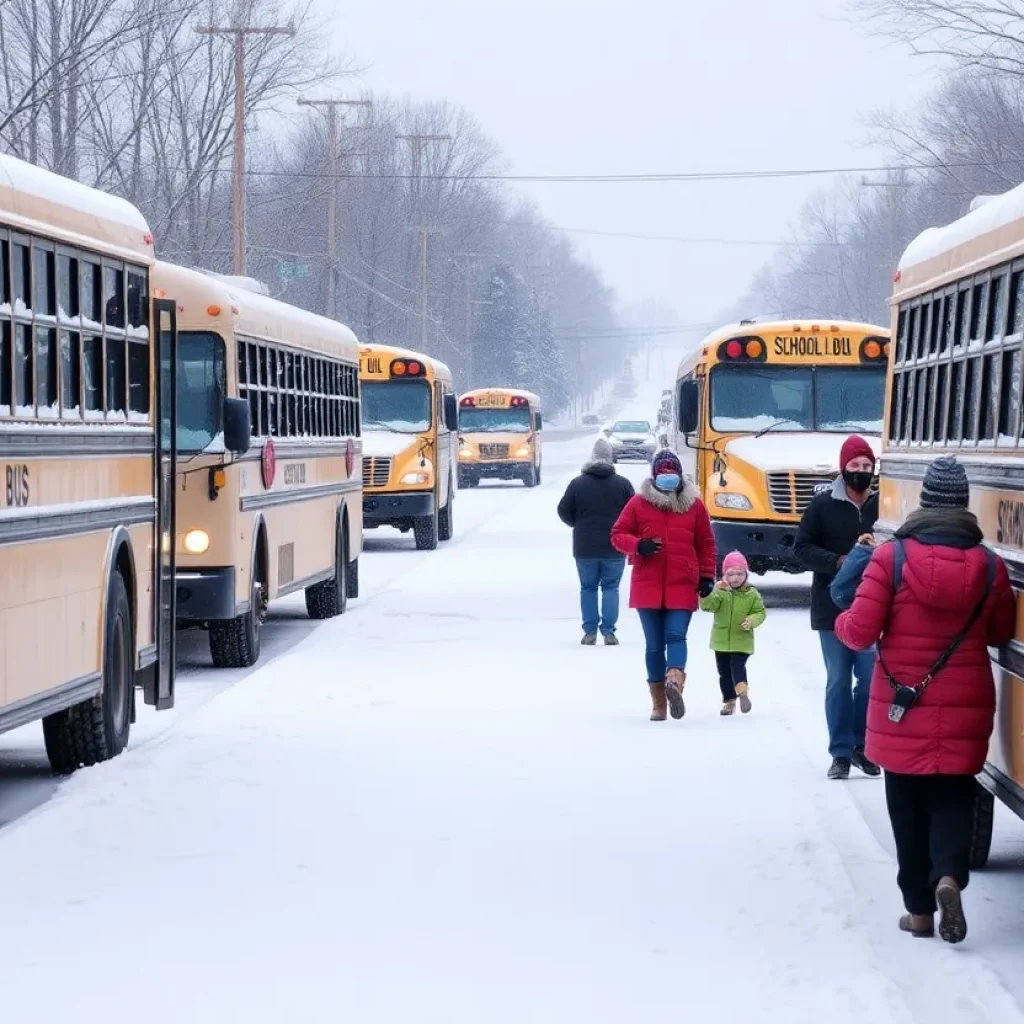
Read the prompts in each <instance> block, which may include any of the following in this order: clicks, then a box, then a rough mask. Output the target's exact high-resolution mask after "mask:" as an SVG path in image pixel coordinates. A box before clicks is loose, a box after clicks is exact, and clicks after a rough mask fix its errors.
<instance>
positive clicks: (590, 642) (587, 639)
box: [580, 633, 597, 647]
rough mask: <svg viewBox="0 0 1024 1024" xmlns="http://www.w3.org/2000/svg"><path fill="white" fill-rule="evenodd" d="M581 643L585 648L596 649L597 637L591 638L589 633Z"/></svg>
mask: <svg viewBox="0 0 1024 1024" xmlns="http://www.w3.org/2000/svg"><path fill="white" fill-rule="evenodd" d="M580 643H581V644H583V646H584V647H594V646H595V645H596V644H597V637H596V636H591V635H590V633H588V634H587V635H586V636H585V637H584V638H583V639H582V640H581V641H580Z"/></svg>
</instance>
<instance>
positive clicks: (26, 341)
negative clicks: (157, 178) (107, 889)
mask: <svg viewBox="0 0 1024 1024" xmlns="http://www.w3.org/2000/svg"><path fill="white" fill-rule="evenodd" d="M152 270H153V239H152V236H151V234H150V231H149V228H148V227H147V225H146V222H145V220H144V219H143V217H142V215H141V214H140V213H139V211H138V210H136V209H135V207H133V206H131V205H130V204H129V203H127V202H124V201H123V200H120V199H116V198H114V197H113V196H108V195H104V194H103V193H99V192H96V191H94V190H92V189H90V188H86V187H84V186H82V185H79V184H77V183H75V182H73V181H69V180H67V179H65V178H60V177H57V176H56V175H53V174H50V173H48V172H46V171H44V170H41V169H40V168H37V167H32V166H30V165H28V164H24V163H21V162H20V161H18V160H14V159H12V158H10V157H6V156H0V650H2V652H3V656H2V657H0V732H2V731H4V730H7V729H13V728H16V727H17V726H20V725H24V724H25V723H27V722H31V721H34V720H36V719H42V722H43V734H44V736H45V740H46V752H47V754H48V756H49V759H50V764H51V765H52V766H53V768H54V770H55V771H58V772H70V771H73V770H74V769H75V768H78V767H79V766H81V765H92V764H95V763H96V762H98V761H104V760H107V759H108V758H111V757H114V756H116V755H117V754H119V753H120V752H121V751H122V750H124V748H125V746H126V744H127V742H128V732H129V728H130V725H131V722H132V720H133V718H134V713H135V688H136V686H137V685H141V686H142V688H143V694H144V699H145V701H146V703H148V704H153V705H155V706H156V707H157V708H158V709H164V708H169V707H171V706H172V704H173V702H174V547H173V544H172V537H173V531H174V510H173V488H174V466H175V463H174V446H173V439H174V435H173V429H172V428H173V423H174V410H175V405H174V401H175V390H174V389H175V375H174V366H175V364H174V346H175V325H174V305H173V303H167V302H164V301H162V300H159V299H157V300H155V301H154V300H153V299H152V296H154V294H155V292H154V289H153V282H152Z"/></svg>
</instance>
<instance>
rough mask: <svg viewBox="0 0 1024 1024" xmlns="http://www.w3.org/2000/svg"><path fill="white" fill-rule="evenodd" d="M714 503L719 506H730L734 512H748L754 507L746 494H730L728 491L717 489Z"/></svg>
mask: <svg viewBox="0 0 1024 1024" xmlns="http://www.w3.org/2000/svg"><path fill="white" fill-rule="evenodd" d="M715 504H716V505H717V506H718V507H719V508H731V509H733V510H734V511H736V512H749V511H750V510H751V509H752V508H753V507H754V506H753V505H751V503H750V499H749V498H748V497H747V496H746V495H744V494H731V493H730V492H729V491H719V492H718V494H716V495H715Z"/></svg>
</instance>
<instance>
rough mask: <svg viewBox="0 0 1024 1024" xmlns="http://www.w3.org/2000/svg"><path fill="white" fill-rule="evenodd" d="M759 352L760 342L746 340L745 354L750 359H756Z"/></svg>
mask: <svg viewBox="0 0 1024 1024" xmlns="http://www.w3.org/2000/svg"><path fill="white" fill-rule="evenodd" d="M760 354H761V342H759V341H748V342H747V355H748V356H749V357H750V358H751V359H756V358H757V357H758V356H759V355H760Z"/></svg>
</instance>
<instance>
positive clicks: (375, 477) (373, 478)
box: [363, 457, 391, 487]
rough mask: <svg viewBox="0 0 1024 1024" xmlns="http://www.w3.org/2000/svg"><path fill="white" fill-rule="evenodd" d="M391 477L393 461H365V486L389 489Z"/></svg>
mask: <svg viewBox="0 0 1024 1024" xmlns="http://www.w3.org/2000/svg"><path fill="white" fill-rule="evenodd" d="M390 477H391V460H390V459H381V458H374V457H370V458H364V459H363V486H364V487H387V484H388V479H389V478H390Z"/></svg>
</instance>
